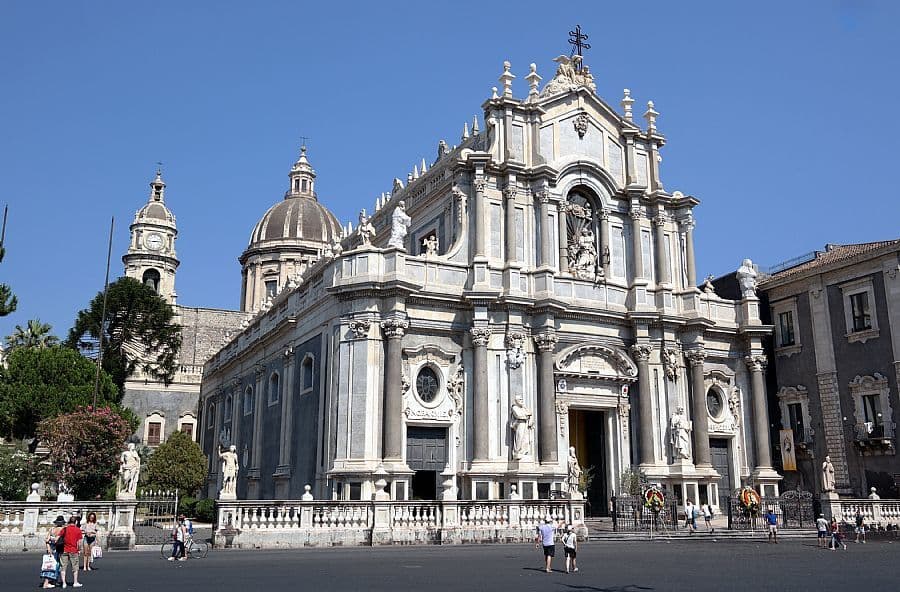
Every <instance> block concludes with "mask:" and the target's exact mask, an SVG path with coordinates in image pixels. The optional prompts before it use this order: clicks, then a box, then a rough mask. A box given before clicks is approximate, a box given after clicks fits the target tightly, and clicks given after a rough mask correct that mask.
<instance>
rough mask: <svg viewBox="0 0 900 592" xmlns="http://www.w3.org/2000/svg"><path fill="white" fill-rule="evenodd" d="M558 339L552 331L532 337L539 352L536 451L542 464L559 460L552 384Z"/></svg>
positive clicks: (554, 390) (553, 386)
mask: <svg viewBox="0 0 900 592" xmlns="http://www.w3.org/2000/svg"><path fill="white" fill-rule="evenodd" d="M557 341H558V338H557V336H556V333H555V332H554V331H546V332H544V333H539V334H537V335H535V336H534V342H535V343H536V344H537V348H538V351H539V352H540V353H539V354H538V355H539V361H538V376H539V380H538V450H539V454H540V456H539V458H540V461H541V462H542V463H556V462H557V461H558V460H559V451H558V448H559V445H558V437H557V434H556V426H557V421H556V385H555V384H554V382H553V350H554V349H555V348H556V342H557Z"/></svg>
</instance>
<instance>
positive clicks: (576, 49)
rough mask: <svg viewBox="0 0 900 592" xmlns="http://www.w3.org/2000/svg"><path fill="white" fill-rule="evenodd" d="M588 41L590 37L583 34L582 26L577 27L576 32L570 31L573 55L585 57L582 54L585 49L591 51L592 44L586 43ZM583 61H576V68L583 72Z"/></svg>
mask: <svg viewBox="0 0 900 592" xmlns="http://www.w3.org/2000/svg"><path fill="white" fill-rule="evenodd" d="M587 40H588V35H587V34H586V33H582V32H581V25H575V30H574V31H569V43H570V44H571V45H572V55H577V56H583V55H584V54H583V53H582V52H583V51H584V50H585V49H590V48H591V44H590V43H585V41H587ZM582 62H583V60H576V65H575V67H576V68H577V69H578V70H581V64H582Z"/></svg>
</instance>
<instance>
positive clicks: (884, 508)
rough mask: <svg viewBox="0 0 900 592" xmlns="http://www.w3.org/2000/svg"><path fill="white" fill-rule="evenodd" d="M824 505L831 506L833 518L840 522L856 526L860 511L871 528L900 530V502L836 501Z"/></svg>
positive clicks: (824, 502)
mask: <svg viewBox="0 0 900 592" xmlns="http://www.w3.org/2000/svg"><path fill="white" fill-rule="evenodd" d="M822 503H823V504H828V505H829V506H830V508H831V516H834V517H835V518H837V521H838V522H846V523H847V524H855V523H856V512H857V510H859V512H860V513H861V514H862V515H863V518H865V521H866V524H867V525H868V527H869V528H875V529H887V528H888V527H889V526H890V527H891V529H897V528H900V500H870V499H836V500H831V501H827V502H826V501H823V502H822Z"/></svg>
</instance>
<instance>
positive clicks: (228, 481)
mask: <svg viewBox="0 0 900 592" xmlns="http://www.w3.org/2000/svg"><path fill="white" fill-rule="evenodd" d="M236 450H237V447H235V445H234V444H232V445H231V446H229V447H228V450H225V451H224V452H223V451H222V447H221V446H219V459H220V460H221V461H222V491H221V492H219V497H229V496H230V497H232V498H233V497H234V496H235V486H236V485H237V474H238V456H237V452H236Z"/></svg>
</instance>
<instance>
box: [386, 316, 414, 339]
mask: <svg viewBox="0 0 900 592" xmlns="http://www.w3.org/2000/svg"><path fill="white" fill-rule="evenodd" d="M407 329H409V321H407V320H406V319H387V320H385V321H381V332H382V333H384V336H385V337H386V338H388V339H391V338H396V339H399V338H401V337H403V335H404V334H405V333H406V330H407Z"/></svg>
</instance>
